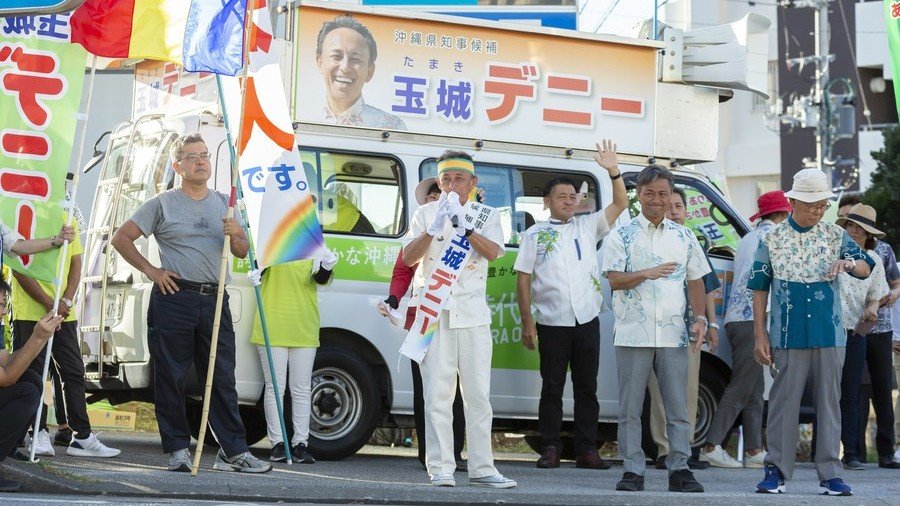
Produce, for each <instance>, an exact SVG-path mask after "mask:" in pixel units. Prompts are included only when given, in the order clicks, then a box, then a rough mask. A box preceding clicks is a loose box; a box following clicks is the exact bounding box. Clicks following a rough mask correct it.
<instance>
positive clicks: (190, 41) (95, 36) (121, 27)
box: [72, 0, 247, 76]
mask: <svg viewBox="0 0 900 506" xmlns="http://www.w3.org/2000/svg"><path fill="white" fill-rule="evenodd" d="M246 8H247V0H87V1H86V2H85V3H84V4H83V5H82V6H81V7H79V8H78V9H77V10H75V13H74V14H73V15H72V42H76V43H78V44H81V45H82V46H84V47H85V49H87V50H88V51H90V52H91V53H93V54H95V55H97V56H104V57H107V58H145V59H149V60H164V61H171V62H174V63H177V64H179V65H182V66H183V67H184V69H185V70H186V71H188V72H213V73H216V74H224V75H229V76H233V75H235V74H237V73H238V72H239V71H240V70H241V68H242V67H243V62H244V60H243V44H244V13H245V11H246Z"/></svg>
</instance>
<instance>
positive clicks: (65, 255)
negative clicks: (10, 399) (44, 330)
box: [28, 55, 103, 462]
mask: <svg viewBox="0 0 900 506" xmlns="http://www.w3.org/2000/svg"><path fill="white" fill-rule="evenodd" d="M92 56H93V58H92V60H91V73H90V76H89V77H88V89H87V99H86V101H85V106H84V113H82V114H79V116H78V121H80V122H81V126H80V128H79V136H80V137H79V140H78V152H77V153H76V155H75V160H76V161H75V170H74V171H73V172H74V174H70V175H71V176H72V185H71V187H72V191H71V195H70V196H69V198H70V201H69V208H68V209H67V210H66V219H65V224H66V226H71V225H72V220H73V219H74V218H75V197H76V196H77V195H78V181H79V180H80V179H81V162H82V156H83V154H84V142H85V138H86V137H87V117H88V114H89V113H90V110H91V100H92V99H93V96H94V77H95V76H96V70H97V56H96V55H92ZM66 179H67V183H66V192H67V193H68V191H69V188H68V187H69V184H68V176H67V177H66ZM68 261H69V241H65V242H63V245H62V248H60V251H59V261H58V262H57V265H56V278H55V279H54V281H53V283H54V284H53V286H54V292H53V314H58V311H59V299H60V297H62V273H63V269H64V268H65V266H66V262H68ZM102 332H103V331H102V329H101V334H100V335H101V336H102V335H103V333H102ZM55 335H56V331H55V330H54V331H53V334H50V339H49V340H48V341H47V346H46V347H45V348H44V350H45V354H44V368H43V372H42V373H41V397H40V398H39V399H38V406H37V411H36V412H35V415H34V428H33V429H32V437H31V452H30V453H29V456H28V459H29V460H30V461H31V462H35V459H34V453H35V451H36V450H37V444H36V443H37V435H38V431H39V430H40V424H41V415H42V414H43V411H44V394H46V390H47V376H48V374H49V373H50V354H51V353H52V351H53V337H54V336H55ZM101 341H102V339H101ZM101 345H102V342H101Z"/></svg>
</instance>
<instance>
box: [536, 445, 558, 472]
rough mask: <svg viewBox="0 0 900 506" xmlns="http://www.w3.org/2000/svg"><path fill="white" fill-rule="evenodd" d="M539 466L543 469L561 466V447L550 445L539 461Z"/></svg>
mask: <svg viewBox="0 0 900 506" xmlns="http://www.w3.org/2000/svg"><path fill="white" fill-rule="evenodd" d="M537 467H539V468H541V469H556V468H557V467H559V448H557V447H555V446H548V447H546V448H544V453H543V454H541V458H539V459H538V461H537Z"/></svg>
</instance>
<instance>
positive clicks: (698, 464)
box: [687, 457, 712, 469]
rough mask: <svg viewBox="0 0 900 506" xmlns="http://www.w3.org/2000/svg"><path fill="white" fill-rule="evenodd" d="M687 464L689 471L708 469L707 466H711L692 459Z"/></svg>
mask: <svg viewBox="0 0 900 506" xmlns="http://www.w3.org/2000/svg"><path fill="white" fill-rule="evenodd" d="M687 464H688V467H689V468H691V469H709V466H711V465H712V464H710V463H709V462H704V461H702V460H699V459H697V458H694V457H691V458H689V459H688V462H687Z"/></svg>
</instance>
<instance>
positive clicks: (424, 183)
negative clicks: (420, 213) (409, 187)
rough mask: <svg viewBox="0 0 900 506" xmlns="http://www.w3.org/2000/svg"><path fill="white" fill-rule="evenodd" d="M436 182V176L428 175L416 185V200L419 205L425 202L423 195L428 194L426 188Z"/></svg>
mask: <svg viewBox="0 0 900 506" xmlns="http://www.w3.org/2000/svg"><path fill="white" fill-rule="evenodd" d="M436 184H438V180H437V178H436V177H428V178H425V179H423V180H421V181H419V185H418V186H416V202H418V203H419V205H420V206H421V205H424V204H425V197H427V196H428V190H429V189H430V188H431V187H432V186H433V185H436Z"/></svg>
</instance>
